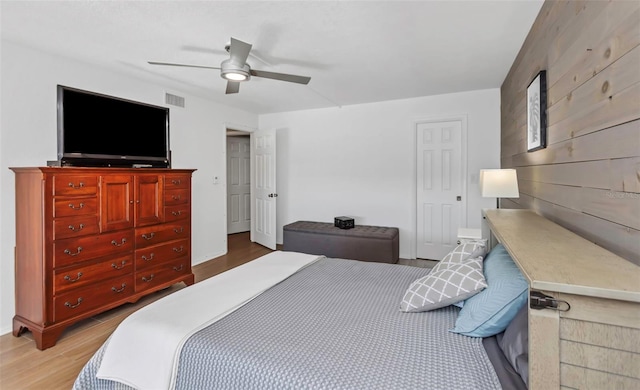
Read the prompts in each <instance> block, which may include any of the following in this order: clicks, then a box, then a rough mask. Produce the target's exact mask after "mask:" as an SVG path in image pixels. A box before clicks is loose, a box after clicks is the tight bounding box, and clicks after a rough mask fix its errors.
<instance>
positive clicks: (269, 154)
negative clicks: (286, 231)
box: [251, 130, 278, 250]
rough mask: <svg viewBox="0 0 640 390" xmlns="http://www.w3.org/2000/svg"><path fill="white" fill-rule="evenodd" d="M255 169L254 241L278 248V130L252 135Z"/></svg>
mask: <svg viewBox="0 0 640 390" xmlns="http://www.w3.org/2000/svg"><path fill="white" fill-rule="evenodd" d="M251 152H252V156H251V161H252V166H253V180H252V184H251V186H252V188H253V191H252V194H253V199H254V201H253V207H252V208H251V213H252V215H251V226H252V228H253V231H252V234H251V236H252V240H253V241H255V242H257V243H258V244H260V245H263V246H266V247H267V248H269V249H273V250H275V249H276V201H277V199H278V198H277V196H278V194H277V192H276V131H275V130H258V131H256V132H254V133H252V134H251Z"/></svg>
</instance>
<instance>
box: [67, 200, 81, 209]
mask: <svg viewBox="0 0 640 390" xmlns="http://www.w3.org/2000/svg"><path fill="white" fill-rule="evenodd" d="M83 207H84V203H82V202H80V204H79V205H78V206H76V205H74V204H73V203H69V208H70V209H73V210H81V209H82V208H83Z"/></svg>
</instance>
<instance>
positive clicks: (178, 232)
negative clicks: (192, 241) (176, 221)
mask: <svg viewBox="0 0 640 390" xmlns="http://www.w3.org/2000/svg"><path fill="white" fill-rule="evenodd" d="M173 232H174V233H175V234H182V232H184V228H183V227H182V226H180V227H179V228H174V229H173Z"/></svg>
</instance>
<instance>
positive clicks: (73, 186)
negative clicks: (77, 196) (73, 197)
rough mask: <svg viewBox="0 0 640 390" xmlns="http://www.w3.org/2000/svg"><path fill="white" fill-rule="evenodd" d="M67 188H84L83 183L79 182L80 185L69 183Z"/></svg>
mask: <svg viewBox="0 0 640 390" xmlns="http://www.w3.org/2000/svg"><path fill="white" fill-rule="evenodd" d="M69 187H71V188H82V187H84V183H83V182H80V183H78V185H75V184H73V183H71V182H70V183H69Z"/></svg>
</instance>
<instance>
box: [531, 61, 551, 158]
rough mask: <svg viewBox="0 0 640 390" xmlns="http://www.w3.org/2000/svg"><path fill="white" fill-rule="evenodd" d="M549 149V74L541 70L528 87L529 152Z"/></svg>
mask: <svg viewBox="0 0 640 390" xmlns="http://www.w3.org/2000/svg"><path fill="white" fill-rule="evenodd" d="M546 147H547V72H546V71H544V70H541V71H540V73H538V75H537V76H536V77H535V78H534V79H533V81H531V83H530V84H529V86H528V87H527V151H529V152H533V151H535V150H539V149H543V148H546Z"/></svg>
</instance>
